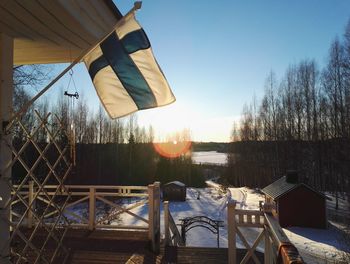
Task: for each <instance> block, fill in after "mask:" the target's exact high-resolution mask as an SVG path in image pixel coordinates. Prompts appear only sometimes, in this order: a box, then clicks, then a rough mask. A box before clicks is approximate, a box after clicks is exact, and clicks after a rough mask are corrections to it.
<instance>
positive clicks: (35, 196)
mask: <svg viewBox="0 0 350 264" xmlns="http://www.w3.org/2000/svg"><path fill="white" fill-rule="evenodd" d="M159 185H160V184H159V182H155V183H154V184H151V185H148V186H108V185H103V186H102V185H65V186H64V187H63V188H62V189H61V190H57V188H59V186H58V185H45V186H43V188H42V189H36V188H35V187H34V183H33V182H29V184H28V185H24V186H22V188H21V191H20V192H18V194H20V195H21V197H23V198H24V199H28V204H29V205H30V207H31V210H28V212H27V215H26V218H27V221H26V222H23V224H26V225H27V227H28V228H31V227H33V226H34V222H35V221H36V218H35V217H34V218H33V211H35V210H36V209H37V201H41V202H43V203H45V204H46V205H49V206H51V207H52V210H51V211H50V212H47V213H46V214H45V215H44V216H43V217H44V218H45V219H47V221H46V222H47V224H50V223H49V222H50V221H49V219H50V218H54V217H55V216H57V215H59V213H60V211H59V209H57V206H55V204H54V202H53V201H52V200H51V199H50V197H51V196H53V195H55V196H56V197H60V196H70V197H71V198H72V200H73V201H72V202H69V203H66V204H65V206H64V207H62V208H63V215H65V216H66V217H69V218H70V220H71V221H70V222H71V223H70V227H72V228H86V229H89V230H94V229H101V228H104V229H129V230H145V231H147V230H148V234H149V239H150V240H151V241H152V248H153V249H154V250H155V251H157V250H158V251H159V245H160V186H159ZM116 198H139V199H138V200H137V201H135V202H133V203H131V204H129V205H123V204H118V203H116V201H118V199H116ZM97 201H99V202H100V203H102V204H104V205H108V206H110V207H111V208H113V209H114V211H113V212H111V213H108V214H107V215H105V216H103V217H100V218H97V217H96V213H97V210H96V209H97ZM18 203H19V204H20V203H21V200H20V199H15V200H13V201H12V211H11V215H12V218H14V217H18V216H20V213H18V212H15V210H14V206H15V205H16V204H18ZM78 205H83V207H84V208H86V209H87V210H86V213H85V214H84V215H82V214H79V213H77V212H74V211H73V210H72V209H73V208H74V207H75V208H77V206H78ZM144 205H148V215H147V212H146V210H144V211H143V214H142V213H136V212H135V211H136V210H135V209H137V208H140V207H141V206H144ZM141 211H142V210H141ZM122 214H127V215H128V216H130V217H131V218H132V220H133V222H134V223H135V222H137V223H138V224H132V225H129V224H122V223H117V224H113V225H112V224H110V222H111V221H113V220H115V219H117V218H118V217H119V216H120V215H122ZM14 222H15V221H14ZM128 222H130V221H128Z"/></svg>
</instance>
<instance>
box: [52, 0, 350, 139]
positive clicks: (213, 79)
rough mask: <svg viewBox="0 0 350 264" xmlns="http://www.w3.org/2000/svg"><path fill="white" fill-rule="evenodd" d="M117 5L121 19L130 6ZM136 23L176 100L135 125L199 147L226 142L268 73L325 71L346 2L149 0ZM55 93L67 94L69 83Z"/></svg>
mask: <svg viewBox="0 0 350 264" xmlns="http://www.w3.org/2000/svg"><path fill="white" fill-rule="evenodd" d="M114 2H115V3H116V4H117V6H118V8H119V9H120V10H121V12H122V13H123V14H125V13H126V12H127V11H128V10H129V9H130V8H131V7H132V5H133V1H129V0H119V1H116V0H114ZM136 17H137V19H138V20H139V22H140V23H141V25H142V26H143V28H144V29H145V31H146V33H147V35H148V37H149V39H150V41H151V44H152V47H153V51H154V54H155V56H156V58H157V60H158V62H159V64H160V66H161V68H162V70H163V72H164V73H165V75H166V77H167V79H168V81H169V84H170V86H171V87H172V90H173V92H174V94H175V96H176V98H177V102H176V103H175V104H174V105H172V106H171V107H165V108H157V109H153V110H146V111H141V112H139V114H138V122H139V123H140V124H141V125H144V126H148V125H149V124H152V125H153V126H154V127H155V129H156V130H158V131H159V136H160V137H162V136H164V135H165V134H166V133H169V132H172V131H174V130H181V129H182V128H183V127H186V128H189V129H190V130H191V131H192V138H193V139H194V140H196V141H228V140H229V134H230V130H231V127H232V122H233V121H234V120H237V119H238V118H239V116H240V114H241V111H242V107H243V104H244V103H249V102H250V101H251V99H252V97H253V96H254V94H255V95H256V96H257V98H260V97H261V96H262V94H263V90H264V82H265V78H266V76H267V74H268V72H269V71H270V70H273V71H275V72H276V74H277V76H279V77H280V76H282V75H283V73H284V71H285V70H286V68H287V67H288V65H289V64H293V63H298V62H299V61H300V60H302V59H315V60H316V61H317V62H318V64H319V66H320V67H321V66H322V65H324V63H325V61H326V58H327V53H328V49H329V46H330V43H331V41H332V40H333V39H334V38H335V37H336V36H339V37H342V34H343V33H344V28H345V26H346V24H347V22H348V20H349V18H350V1H348V0H332V1H331V0H317V1H316V0H308V1H306V0H294V1H281V0H265V1H262V0H254V1H253V0H251V1H250V0H249V1H233V0H221V1H209V0H204V1H203V0H202V1H197V0H176V1H164V0H152V1H151V0H148V1H143V6H142V9H141V10H140V11H138V12H137V15H136ZM61 68H63V66H62V65H61V66H57V69H61ZM74 72H75V74H74V78H75V82H76V84H77V87H78V92H79V93H80V94H83V97H85V98H86V99H87V100H88V102H89V105H90V106H93V107H94V109H97V108H98V105H99V101H98V99H97V96H96V93H95V91H94V88H93V86H92V83H91V80H90V78H89V76H88V74H87V71H86V69H85V66H84V65H83V64H81V65H78V66H76V67H75V69H74ZM57 86H60V87H64V88H65V87H66V86H67V78H63V79H62V80H61V81H60V82H59V83H58V84H57V85H56V88H54V89H56V90H57V89H59V88H57Z"/></svg>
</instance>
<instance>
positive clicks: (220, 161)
mask: <svg viewBox="0 0 350 264" xmlns="http://www.w3.org/2000/svg"><path fill="white" fill-rule="evenodd" d="M192 160H193V163H195V164H214V165H225V164H226V160H227V154H226V153H220V152H216V151H198V152H192Z"/></svg>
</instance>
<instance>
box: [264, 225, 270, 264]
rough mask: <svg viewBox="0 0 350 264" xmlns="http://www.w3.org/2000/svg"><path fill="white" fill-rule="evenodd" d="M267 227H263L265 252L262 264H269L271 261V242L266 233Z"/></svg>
mask: <svg viewBox="0 0 350 264" xmlns="http://www.w3.org/2000/svg"><path fill="white" fill-rule="evenodd" d="M267 228H268V227H267V226H266V225H264V232H265V242H264V243H265V252H264V263H270V261H271V260H272V259H271V242H270V237H269V232H268V229H267Z"/></svg>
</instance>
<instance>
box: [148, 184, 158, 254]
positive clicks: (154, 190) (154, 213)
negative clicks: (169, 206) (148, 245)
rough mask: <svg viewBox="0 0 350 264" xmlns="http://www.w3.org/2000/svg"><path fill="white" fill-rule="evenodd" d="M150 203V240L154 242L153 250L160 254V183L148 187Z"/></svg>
mask: <svg viewBox="0 0 350 264" xmlns="http://www.w3.org/2000/svg"><path fill="white" fill-rule="evenodd" d="M148 203H149V212H148V214H149V220H148V221H149V229H148V234H149V239H150V240H151V242H152V250H153V252H155V253H158V252H159V250H160V183H159V182H155V183H154V184H152V185H149V186H148Z"/></svg>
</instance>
